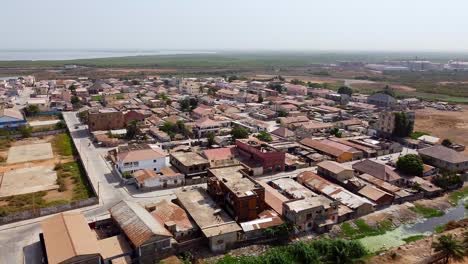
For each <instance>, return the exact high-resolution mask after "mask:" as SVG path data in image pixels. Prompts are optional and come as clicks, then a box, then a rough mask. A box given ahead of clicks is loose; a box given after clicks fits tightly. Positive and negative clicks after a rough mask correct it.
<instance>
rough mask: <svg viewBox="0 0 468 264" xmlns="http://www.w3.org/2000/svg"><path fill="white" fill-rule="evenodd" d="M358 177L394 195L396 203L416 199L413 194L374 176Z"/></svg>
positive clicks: (363, 175)
mask: <svg viewBox="0 0 468 264" xmlns="http://www.w3.org/2000/svg"><path fill="white" fill-rule="evenodd" d="M356 177H357V178H359V179H362V180H364V181H365V182H368V183H370V184H372V185H374V186H376V187H377V188H379V189H380V190H382V191H384V192H387V193H390V194H392V195H393V196H394V202H397V203H403V202H406V201H410V200H414V199H415V198H416V196H415V195H413V194H412V193H409V192H407V191H406V190H404V189H402V188H400V187H398V186H396V185H393V184H391V183H388V182H386V181H384V180H381V179H379V178H376V177H374V176H372V175H369V174H366V173H364V174H361V175H357V176H356Z"/></svg>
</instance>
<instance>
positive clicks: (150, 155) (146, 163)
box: [115, 144, 169, 173]
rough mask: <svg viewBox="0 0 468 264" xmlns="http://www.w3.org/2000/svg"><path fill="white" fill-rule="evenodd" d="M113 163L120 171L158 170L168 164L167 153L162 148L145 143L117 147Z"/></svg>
mask: <svg viewBox="0 0 468 264" xmlns="http://www.w3.org/2000/svg"><path fill="white" fill-rule="evenodd" d="M115 164H116V167H117V169H118V170H119V171H120V172H121V173H126V172H130V173H133V172H135V171H137V170H144V169H150V170H153V171H156V172H160V171H161V169H162V168H164V167H167V166H168V165H169V164H168V159H167V154H166V153H165V152H164V151H163V150H162V149H160V148H156V147H154V148H152V147H151V146H149V145H146V144H143V145H129V146H127V147H119V148H118V149H117V152H116V154H115Z"/></svg>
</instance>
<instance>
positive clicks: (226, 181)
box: [208, 165, 265, 222]
mask: <svg viewBox="0 0 468 264" xmlns="http://www.w3.org/2000/svg"><path fill="white" fill-rule="evenodd" d="M243 169H244V167H242V166H240V165H238V166H232V167H224V168H216V169H213V168H212V169H209V170H208V193H210V195H211V196H212V197H213V198H214V200H215V201H217V202H218V203H220V204H221V205H222V206H223V207H224V208H225V209H226V211H227V212H228V213H229V214H230V215H231V216H232V217H233V218H234V219H235V220H236V221H238V222H245V221H251V220H254V219H256V218H257V217H258V215H259V214H260V213H261V212H263V210H265V189H264V188H263V187H262V186H261V185H259V184H257V182H255V181H254V180H253V179H251V178H250V177H248V176H247V175H245V173H242V172H241V170H243Z"/></svg>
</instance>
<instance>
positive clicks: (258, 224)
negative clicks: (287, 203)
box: [240, 210, 283, 232]
mask: <svg viewBox="0 0 468 264" xmlns="http://www.w3.org/2000/svg"><path fill="white" fill-rule="evenodd" d="M282 223H283V220H281V217H280V216H279V215H278V214H277V213H276V212H274V211H272V210H265V211H263V212H261V213H260V214H259V215H258V218H257V219H254V220H252V221H248V222H243V223H240V225H241V227H242V230H244V232H248V231H253V230H259V229H265V228H269V227H273V226H278V225H281V224H282Z"/></svg>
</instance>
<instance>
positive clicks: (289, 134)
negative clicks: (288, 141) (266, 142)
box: [271, 127, 294, 138]
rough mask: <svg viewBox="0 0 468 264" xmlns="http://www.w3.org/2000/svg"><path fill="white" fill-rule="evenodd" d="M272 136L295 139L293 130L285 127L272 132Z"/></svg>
mask: <svg viewBox="0 0 468 264" xmlns="http://www.w3.org/2000/svg"><path fill="white" fill-rule="evenodd" d="M271 134H273V135H276V136H279V137H283V138H288V137H294V132H292V131H291V130H289V129H287V128H285V127H280V128H277V129H275V130H273V131H271Z"/></svg>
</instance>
